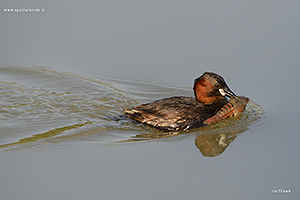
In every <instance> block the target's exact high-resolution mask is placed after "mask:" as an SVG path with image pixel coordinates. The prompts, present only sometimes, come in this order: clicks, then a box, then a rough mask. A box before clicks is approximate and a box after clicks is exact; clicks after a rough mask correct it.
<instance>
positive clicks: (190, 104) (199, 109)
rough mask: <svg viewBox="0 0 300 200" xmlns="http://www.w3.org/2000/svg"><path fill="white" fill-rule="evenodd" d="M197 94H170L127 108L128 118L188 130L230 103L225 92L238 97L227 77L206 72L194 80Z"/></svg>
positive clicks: (170, 128)
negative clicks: (226, 80) (163, 97)
mask: <svg viewBox="0 0 300 200" xmlns="http://www.w3.org/2000/svg"><path fill="white" fill-rule="evenodd" d="M193 89H194V95H195V97H182V96H176V97H170V98H165V99H161V100H157V101H154V102H152V103H147V104H142V105H140V106H138V107H135V108H132V109H126V110H125V114H126V116H127V117H128V118H131V119H133V120H135V121H138V122H141V123H144V124H147V125H149V126H153V127H156V128H159V129H163V130H167V131H176V130H186V129H189V128H197V127H201V126H203V125H205V124H204V123H203V122H204V121H205V120H207V119H208V118H211V117H213V116H214V115H215V114H216V113H217V112H218V111H219V110H220V109H221V108H222V107H223V106H225V105H226V104H227V103H228V100H227V99H226V98H225V96H228V97H234V98H237V97H236V95H235V94H234V93H233V92H232V91H231V90H230V89H229V87H228V86H227V84H226V83H225V81H224V79H223V78H222V77H221V76H220V75H217V74H215V73H212V72H205V73H204V74H203V75H202V76H200V77H199V78H197V79H195V82H194V87H193Z"/></svg>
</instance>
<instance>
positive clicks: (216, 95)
mask: <svg viewBox="0 0 300 200" xmlns="http://www.w3.org/2000/svg"><path fill="white" fill-rule="evenodd" d="M193 89H194V94H195V97H196V99H197V101H199V102H201V103H204V104H212V103H214V102H215V101H217V100H218V99H220V98H223V99H224V98H225V96H227V97H235V98H237V97H236V95H235V94H234V93H233V92H232V91H231V90H230V89H229V87H228V86H227V84H226V82H225V81H224V79H223V78H222V77H221V76H220V75H218V74H215V73H213V72H205V73H204V74H202V76H200V77H199V78H196V79H195V82H194V88H193Z"/></svg>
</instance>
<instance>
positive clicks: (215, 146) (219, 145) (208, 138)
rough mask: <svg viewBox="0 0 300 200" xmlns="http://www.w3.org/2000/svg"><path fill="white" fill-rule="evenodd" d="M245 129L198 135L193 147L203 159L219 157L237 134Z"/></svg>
mask: <svg viewBox="0 0 300 200" xmlns="http://www.w3.org/2000/svg"><path fill="white" fill-rule="evenodd" d="M246 130H247V129H242V130H237V131H232V130H228V131H225V132H224V131H222V132H221V131H219V132H221V133H217V134H200V135H198V136H197V137H196V139H195V145H196V146H197V148H198V149H199V150H200V152H201V154H202V155H203V156H205V157H216V156H219V155H221V154H222V153H223V152H224V151H225V150H226V148H227V147H228V146H229V145H230V143H231V142H233V141H234V140H235V138H236V137H237V135H238V134H241V133H243V132H244V131H246Z"/></svg>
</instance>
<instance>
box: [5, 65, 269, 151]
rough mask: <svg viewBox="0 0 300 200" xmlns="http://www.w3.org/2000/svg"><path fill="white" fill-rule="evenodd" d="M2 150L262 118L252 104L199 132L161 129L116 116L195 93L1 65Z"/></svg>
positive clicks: (142, 136) (147, 135) (141, 136)
mask: <svg viewBox="0 0 300 200" xmlns="http://www.w3.org/2000/svg"><path fill="white" fill-rule="evenodd" d="M0 80H1V81H0V96H1V99H0V119H1V122H0V125H1V128H0V133H1V137H0V148H2V149H3V148H8V147H12V146H13V147H16V146H22V145H25V144H26V145H28V144H36V143H38V144H46V143H64V144H66V143H71V144H72V143H74V142H75V143H76V144H78V143H86V142H88V143H99V142H100V143H101V142H103V143H107V142H108V143H110V142H117V141H119V142H126V141H127V142H128V141H140V140H148V139H153V138H162V137H171V136H174V135H184V134H186V133H195V132H199V131H200V132H201V131H202V132H203V131H206V132H208V131H216V130H219V129H222V130H224V129H226V127H227V128H228V127H230V128H231V129H232V128H237V129H240V128H241V127H243V126H248V125H249V124H250V123H252V122H254V121H256V120H257V119H259V118H261V116H262V115H263V110H262V109H261V108H260V107H259V106H258V105H257V104H255V103H254V102H249V104H248V106H247V109H246V112H244V114H243V115H241V116H240V117H239V119H234V120H224V121H223V122H221V123H218V124H216V125H212V126H208V127H205V128H203V129H201V130H200V129H199V130H197V129H196V130H192V131H189V132H179V133H162V132H161V131H157V130H155V129H153V128H149V127H146V126H143V125H141V124H136V123H134V122H132V121H131V120H119V121H116V120H114V118H115V117H116V116H120V115H122V114H123V111H124V109H125V108H128V107H133V106H136V105H138V104H140V103H145V102H149V101H152V100H154V99H158V98H163V97H167V96H174V95H192V92H191V91H190V90H187V89H185V88H180V87H177V86H171V85H162V84H156V83H147V82H142V81H136V80H128V79H121V78H110V81H107V82H105V81H100V80H97V79H92V78H87V77H83V76H79V75H74V74H71V73H65V72H57V71H50V70H45V69H39V68H23V67H11V66H3V65H0Z"/></svg>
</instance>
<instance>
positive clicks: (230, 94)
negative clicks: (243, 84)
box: [219, 87, 237, 99]
mask: <svg viewBox="0 0 300 200" xmlns="http://www.w3.org/2000/svg"><path fill="white" fill-rule="evenodd" d="M219 92H220V93H221V95H222V96H226V97H234V98H236V99H237V96H236V95H235V94H234V93H233V92H232V91H231V90H230V89H229V88H228V87H224V88H223V89H219Z"/></svg>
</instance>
